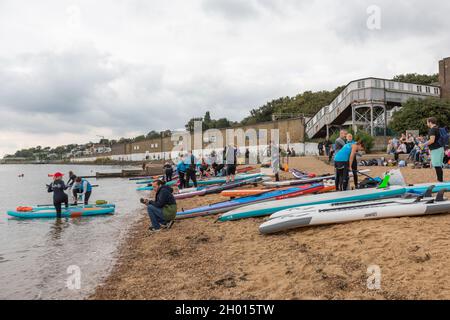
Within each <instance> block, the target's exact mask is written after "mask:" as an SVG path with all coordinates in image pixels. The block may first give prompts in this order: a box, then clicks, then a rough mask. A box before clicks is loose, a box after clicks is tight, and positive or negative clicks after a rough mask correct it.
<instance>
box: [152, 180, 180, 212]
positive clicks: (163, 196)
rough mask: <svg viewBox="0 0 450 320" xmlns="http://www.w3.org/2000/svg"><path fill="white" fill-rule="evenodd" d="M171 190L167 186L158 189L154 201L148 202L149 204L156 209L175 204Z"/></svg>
mask: <svg viewBox="0 0 450 320" xmlns="http://www.w3.org/2000/svg"><path fill="white" fill-rule="evenodd" d="M172 193H173V189H172V188H171V187H169V186H166V185H163V186H161V187H160V188H159V190H158V192H157V193H156V196H155V201H150V202H149V204H151V205H154V206H155V207H157V208H160V209H162V208H164V207H165V206H166V205H170V204H176V201H175V198H174V196H173V194H172Z"/></svg>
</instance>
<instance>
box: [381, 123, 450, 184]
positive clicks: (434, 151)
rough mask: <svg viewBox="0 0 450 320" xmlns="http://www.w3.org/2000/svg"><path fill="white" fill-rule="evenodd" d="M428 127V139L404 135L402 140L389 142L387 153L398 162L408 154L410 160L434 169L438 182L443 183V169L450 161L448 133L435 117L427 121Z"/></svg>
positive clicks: (394, 139)
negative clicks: (400, 157) (402, 156)
mask: <svg viewBox="0 0 450 320" xmlns="http://www.w3.org/2000/svg"><path fill="white" fill-rule="evenodd" d="M427 126H428V128H429V131H428V137H425V136H415V135H413V134H411V133H409V134H402V135H401V136H400V138H393V139H391V140H389V143H388V146H387V150H386V151H387V153H388V154H392V155H394V159H395V160H396V161H397V162H398V160H399V156H400V155H401V154H407V155H408V160H410V161H414V163H416V164H417V163H421V164H426V165H427V166H431V167H433V168H434V169H435V171H436V176H437V180H438V181H439V182H443V179H444V172H443V167H444V165H445V164H448V162H449V161H450V150H449V148H448V142H449V139H448V131H447V129H446V128H440V127H439V126H438V123H437V119H436V118H434V117H431V118H428V119H427Z"/></svg>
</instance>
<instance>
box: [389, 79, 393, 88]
mask: <svg viewBox="0 0 450 320" xmlns="http://www.w3.org/2000/svg"><path fill="white" fill-rule="evenodd" d="M389 89H391V90H393V89H394V83H393V82H392V81H389Z"/></svg>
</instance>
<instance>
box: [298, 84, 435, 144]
mask: <svg viewBox="0 0 450 320" xmlns="http://www.w3.org/2000/svg"><path fill="white" fill-rule="evenodd" d="M376 91H378V94H380V91H382V92H384V93H386V92H391V93H401V94H406V95H408V96H409V95H415V96H422V97H427V96H429V97H440V95H441V91H440V88H439V87H436V86H430V85H420V84H412V83H404V82H397V81H391V80H386V79H378V78H366V79H361V80H356V81H352V82H350V83H349V84H348V85H347V86H346V87H345V89H344V90H343V91H342V92H341V93H340V94H339V95H338V96H337V97H336V98H335V99H334V100H333V102H332V103H331V104H330V105H328V106H325V107H323V108H322V109H320V110H319V111H318V112H317V113H316V114H315V115H314V116H313V117H312V118H311V120H310V121H308V122H307V124H306V133H307V135H308V137H309V138H313V137H314V136H315V135H316V134H317V133H318V132H319V131H320V130H322V129H323V128H324V127H325V126H326V125H327V124H328V125H329V124H333V122H334V121H335V120H336V118H337V117H338V116H339V115H341V114H342V113H343V112H344V111H346V110H347V108H349V107H350V106H351V104H352V103H353V102H354V101H364V100H366V101H367V100H379V98H380V97H379V96H376V94H375V92H376ZM385 98H387V97H385ZM386 100H388V99H386Z"/></svg>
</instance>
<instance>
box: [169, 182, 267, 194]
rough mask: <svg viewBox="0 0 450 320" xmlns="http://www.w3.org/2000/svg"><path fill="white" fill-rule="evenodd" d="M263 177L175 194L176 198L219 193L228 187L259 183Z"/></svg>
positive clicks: (233, 187)
mask: <svg viewBox="0 0 450 320" xmlns="http://www.w3.org/2000/svg"><path fill="white" fill-rule="evenodd" d="M261 180H262V178H261V177H258V178H252V179H249V180H242V181H236V182H232V183H225V184H222V185H218V186H213V187H207V188H204V189H201V190H195V191H192V192H188V193H185V192H183V193H179V194H176V195H175V199H188V198H193V197H196V196H205V195H209V194H214V193H219V192H221V191H222V190H227V189H235V188H239V187H242V186H245V185H248V184H257V183H258V182H259V181H261Z"/></svg>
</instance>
